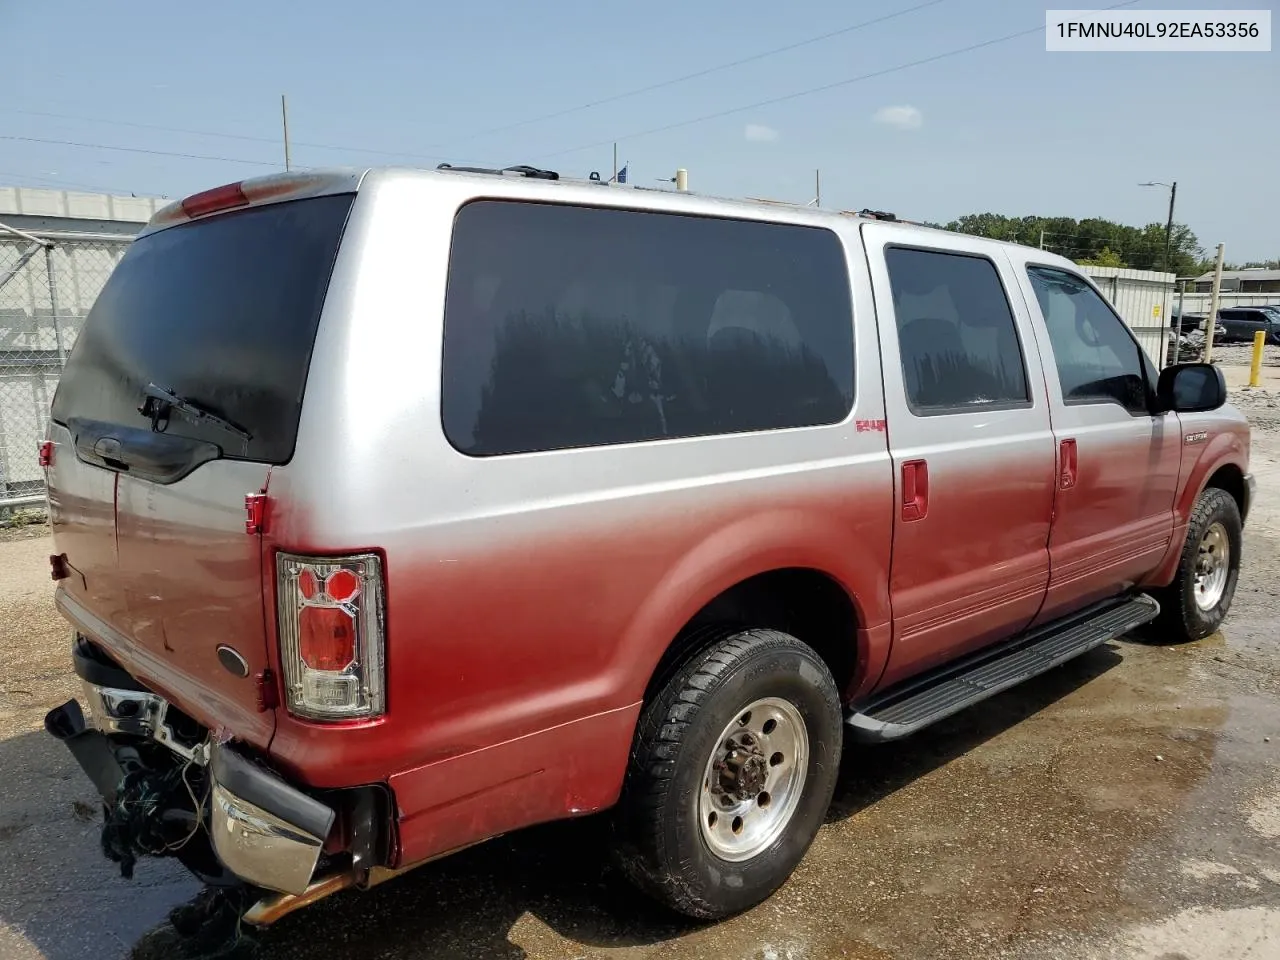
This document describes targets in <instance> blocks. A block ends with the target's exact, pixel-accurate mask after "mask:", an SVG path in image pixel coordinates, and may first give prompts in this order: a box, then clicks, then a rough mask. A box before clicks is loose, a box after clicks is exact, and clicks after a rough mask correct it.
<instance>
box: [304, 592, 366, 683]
mask: <svg viewBox="0 0 1280 960" xmlns="http://www.w3.org/2000/svg"><path fill="white" fill-rule="evenodd" d="M298 655H299V656H300V657H301V658H302V662H303V663H305V664H306V665H307V666H308V667H310V668H311V669H312V670H345V669H346V668H347V667H349V666H351V664H352V663H354V662H355V659H356V623H355V621H354V620H353V619H351V614H349V613H347V611H346V610H343V609H342V608H341V607H303V608H302V609H301V610H300V611H298Z"/></svg>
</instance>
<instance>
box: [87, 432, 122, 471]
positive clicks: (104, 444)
mask: <svg viewBox="0 0 1280 960" xmlns="http://www.w3.org/2000/svg"><path fill="white" fill-rule="evenodd" d="M120 449H121V448H120V441H119V440H117V439H116V438H115V437H99V438H98V442H97V443H95V444H94V445H93V455H94V456H95V457H97V458H98V459H99V460H101V461H102V462H103V463H105V464H106V465H107V466H109V467H111V468H112V469H114V470H128V469H129V464H127V463H125V461H124V460H123V459H122V458H121V456H120Z"/></svg>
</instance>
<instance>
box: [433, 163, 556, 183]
mask: <svg viewBox="0 0 1280 960" xmlns="http://www.w3.org/2000/svg"><path fill="white" fill-rule="evenodd" d="M436 169H437V170H452V171H453V172H454V173H489V174H493V175H494V176H499V177H501V176H506V175H507V174H513V175H515V176H517V177H527V178H528V179H530V180H559V179H560V174H558V173H556V172H555V171H554V170H540V169H539V168H538V167H531V166H529V165H528V164H525V163H521V164H516V165H515V166H511V167H455V166H454V165H453V164H451V163H441V164H438V165H437V166H436Z"/></svg>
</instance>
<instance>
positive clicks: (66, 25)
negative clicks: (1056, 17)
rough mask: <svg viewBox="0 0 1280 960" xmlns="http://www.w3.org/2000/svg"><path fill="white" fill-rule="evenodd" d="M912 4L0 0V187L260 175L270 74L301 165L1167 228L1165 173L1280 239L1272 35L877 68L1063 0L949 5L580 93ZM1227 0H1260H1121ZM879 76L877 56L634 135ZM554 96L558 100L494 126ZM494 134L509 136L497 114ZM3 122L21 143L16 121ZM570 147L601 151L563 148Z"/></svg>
mask: <svg viewBox="0 0 1280 960" xmlns="http://www.w3.org/2000/svg"><path fill="white" fill-rule="evenodd" d="M924 2H926V0H883V2H882V3H881V2H877V3H867V2H862V3H858V2H848V0H846V2H844V3H840V2H836V0H788V2H786V3H779V2H777V0H769V2H766V0H736V2H734V3H732V4H730V3H723V2H717V3H712V2H706V0H704V2H700V3H699V2H686V3H684V4H678V3H677V4H668V3H652V4H639V3H628V4H609V3H601V2H598V0H597V2H592V3H583V2H560V3H541V4H536V3H528V2H527V0H526V2H520V3H517V2H514V0H487V2H485V3H476V4H463V3H461V2H454V3H432V2H428V3H422V2H417V3H411V2H391V0H384V2H378V0H366V2H364V3H361V4H351V3H337V2H334V0H311V2H309V3H306V4H296V5H295V4H285V3H283V2H279V0H277V2H274V3H263V2H261V0H259V2H257V3H243V2H236V0H223V2H220V3H217V4H194V3H191V4H188V3H178V4H175V3H172V2H169V3H160V2H144V0H134V2H129V3H115V4H106V3H101V2H94V3H90V2H76V0H66V2H55V0H50V2H45V3H34V2H31V0H0V38H3V48H4V50H5V60H6V71H5V73H6V79H5V95H4V97H3V99H2V100H0V184H13V183H19V184H25V185H30V186H52V185H61V186H64V187H65V188H67V189H78V188H82V187H85V186H88V187H95V188H106V189H110V190H114V191H124V192H135V193H138V194H158V195H166V196H182V195H184V194H186V193H190V192H193V191H195V190H198V189H201V188H204V187H208V186H212V185H216V184H218V183H223V182H226V181H229V180H236V179H240V178H242V177H245V176H252V175H254V174H256V173H266V172H271V170H272V169H273V168H276V169H279V168H280V167H281V165H282V161H281V156H282V151H281V148H280V146H279V143H278V138H279V134H280V103H279V97H280V94H281V93H287V94H288V97H289V120H290V133H291V137H292V140H293V141H294V148H293V160H294V163H295V164H296V165H300V166H324V165H344V166H345V165H368V164H380V163H415V164H428V165H433V164H434V163H435V162H438V161H439V160H450V161H452V162H455V163H462V162H484V163H490V164H508V163H534V164H539V165H543V166H548V167H551V168H553V169H557V170H560V171H562V172H564V173H569V174H577V175H585V174H586V173H588V172H590V171H591V170H599V171H602V172H604V173H605V174H606V175H607V174H608V172H609V171H610V168H611V166H612V149H611V147H610V146H609V144H610V143H611V142H612V141H613V140H614V139H616V140H617V141H618V150H619V159H620V162H626V163H628V164H629V168H630V172H631V179H632V181H633V182H636V183H643V184H653V183H654V182H655V181H656V180H657V179H658V178H660V177H670V176H672V175H673V173H674V170H675V168H676V167H678V166H683V167H686V168H688V170H689V176H690V186H691V188H692V189H693V190H695V191H698V192H704V193H712V194H719V195H726V196H744V195H746V196H763V197H770V198H775V199H786V200H799V201H806V200H808V199H810V198H811V197H812V194H813V186H812V184H813V171H814V169H815V168H819V169H821V171H822V199H823V206H826V207H838V208H842V209H849V208H861V207H866V206H870V207H873V208H876V209H884V210H893V211H894V212H896V213H898V214H899V215H900V216H905V217H909V218H911V219H928V220H943V221H945V220H947V219H950V218H952V217H955V216H958V215H960V214H964V213H969V212H982V211H988V210H989V211H994V212H999V213H1007V214H1032V213H1035V214H1043V215H1066V216H1074V217H1084V216H1101V217H1106V218H1109V219H1115V220H1120V221H1124V222H1130V223H1148V222H1155V221H1163V219H1164V214H1165V207H1166V204H1167V194H1166V193H1165V191H1163V190H1160V189H1153V188H1145V189H1144V188H1141V187H1139V186H1137V183H1138V182H1139V181H1145V180H1172V179H1176V180H1177V181H1178V220H1180V221H1183V222H1186V223H1189V224H1190V225H1191V227H1192V229H1193V230H1194V231H1195V232H1196V234H1197V235H1198V237H1199V238H1200V241H1201V243H1202V244H1204V245H1205V246H1206V247H1210V246H1212V245H1213V244H1215V243H1217V242H1218V241H1223V242H1225V243H1226V245H1227V259H1228V260H1236V261H1243V260H1246V259H1257V258H1264V257H1280V228H1278V227H1277V222H1278V221H1280V177H1277V175H1276V171H1277V170H1280V53H1277V52H1275V50H1273V52H1271V53H1254V54H1221V53H1214V54H1204V53H1197V54H1170V53H1161V54H1153V53H1140V54H1138V53H1130V54H1104V53H1099V54H1063V53H1052V54H1051V53H1046V52H1045V50H1044V37H1043V34H1042V33H1041V34H1032V35H1030V36H1025V37H1021V38H1019V39H1015V40H1010V41H1008V42H1004V43H998V44H994V45H991V46H987V47H984V48H982V49H980V50H976V51H973V52H970V53H964V54H960V55H957V56H953V57H947V58H944V59H940V60H937V61H936V62H932V63H928V64H924V65H921V66H916V67H912V68H909V69H902V70H892V68H895V67H897V66H899V65H901V64H905V63H909V62H911V61H915V60H921V59H924V58H926V57H930V56H933V55H935V54H942V53H946V52H948V51H952V50H957V49H959V48H962V47H965V46H967V45H970V44H974V43H978V42H981V41H985V40H990V39H993V38H996V37H1002V36H1005V35H1007V34H1011V33H1015V32H1017V31H1020V30H1024V29H1028V28H1032V27H1036V26H1043V23H1044V10H1045V8H1046V6H1053V7H1068V8H1069V7H1072V6H1074V5H1073V4H1069V3H1063V2H1059V3H1052V4H1043V3H1026V2H1021V0H1005V2H1001V0H938V2H934V3H932V4H930V5H928V6H926V7H923V8H922V9H917V10H914V11H913V12H908V13H905V14H903V15H902V16H899V17H895V18H893V19H890V20H887V21H885V22H881V23H878V24H875V25H871V26H867V27H865V28H863V29H859V30H854V31H851V32H847V33H844V34H842V35H839V36H835V37H832V38H830V39H826V40H822V41H819V42H815V43H810V44H807V45H805V46H802V47H799V48H797V49H794V50H791V51H788V52H784V53H780V54H777V55H775V56H767V57H763V58H760V59H756V60H754V61H753V62H750V63H747V64H744V65H742V66H738V67H734V68H731V69H726V70H718V71H714V72H711V73H709V74H707V75H705V76H702V77H699V78H697V79H693V80H690V81H688V82H683V83H677V84H672V85H669V86H665V87H662V88H661V89H657V90H652V91H650V92H647V93H643V94H640V95H637V96H632V97H625V98H622V99H618V100H614V101H613V102H610V103H607V104H602V105H599V106H595V107H592V108H590V109H584V110H572V109H571V108H574V107H577V106H580V105H583V104H587V103H591V102H593V101H597V100H601V99H605V98H610V97H613V96H615V95H617V94H621V93H626V92H628V91H631V90H635V89H637V88H641V87H646V86H649V85H652V84H656V83H660V82H662V81H665V80H669V79H672V78H676V77H680V76H684V75H687V74H690V73H694V72H697V71H700V70H704V69H706V68H708V67H715V66H717V65H719V64H722V63H727V62H730V61H735V60H739V59H742V58H744V57H749V56H752V55H754V54H757V53H761V52H764V51H767V50H770V49H772V48H776V47H780V46H783V45H786V44H791V43H798V42H800V41H804V40H807V39H809V38H812V37H816V36H818V35H821V34H825V33H829V32H832V31H836V30H840V29H841V28H844V27H849V26H852V25H854V24H858V23H860V22H862V21H866V20H870V19H872V18H875V17H879V16H884V15H885V14H890V13H894V12H895V11H901V10H907V9H909V8H912V7H917V6H919V5H920V4H922V3H924ZM1093 5H1094V6H1105V5H1106V4H1105V3H1102V2H1099V3H1095V4H1093ZM1081 6H1083V4H1081ZM1242 6H1260V7H1264V8H1265V6H1266V4H1260V3H1258V2H1257V0H1236V2H1230V0H1228V2H1225V3H1215V2H1213V0H1196V2H1194V3H1190V4H1188V3H1179V2H1176V0H1145V2H1141V3H1138V4H1135V5H1134V7H1133V8H1136V9H1189V8H1194V9H1208V8H1213V9H1233V8H1236V7H1242ZM883 70H891V72H887V73H885V74H884V75H882V76H878V77H873V78H871V79H867V80H862V81H859V82H855V83H848V84H844V85H842V86H838V87H835V88H833V89H830V90H828V91H825V92H821V93H816V94H813V95H808V96H801V97H796V98H794V99H790V100H787V101H785V102H781V103H776V104H773V105H770V106H762V107H758V108H753V109H747V110H742V111H739V112H734V113H730V114H727V115H724V116H720V117H716V118H713V119H708V120H703V121H700V122H697V123H690V124H687V125H683V126H679V127H676V128H674V129H670V130H666V131H661V132H652V133H648V134H647V135H639V134H642V133H645V132H646V131H653V130H655V129H656V128H659V127H663V126H667V125H670V124H675V123H679V122H680V121H684V120H689V119H692V118H698V117H705V116H708V115H712V114H717V113H720V112H722V111H727V110H733V109H734V108H738V107H742V106H745V105H749V104H753V103H758V102H761V101H764V100H768V99H771V98H775V97H779V96H783V95H786V94H791V93H794V92H797V91H802V90H807V89H809V88H813V87H818V86H821V85H825V84H832V83H837V82H839V81H843V80H847V79H849V78H854V77H860V76H862V75H864V74H870V73H875V72H877V71H883ZM892 108H898V109H892ZM561 111H570V112H565V113H564V114H563V115H562V116H558V117H555V118H553V119H547V120H540V121H539V122H534V123H525V124H523V125H520V126H518V127H514V128H512V127H511V126H510V125H511V124H517V123H521V122H522V121H526V120H532V119H536V118H542V117H545V116H546V115H547V114H552V113H557V112H561ZM37 114H42V115H37ZM47 114H59V115H63V116H65V117H75V118H78V119H64V118H63V117H54V116H48V115H47ZM126 123H130V124H147V125H151V126H155V127H163V128H181V129H183V130H188V131H199V133H182V132H178V130H177V129H147V128H142V127H138V126H127V125H125V124H126ZM499 127H507V129H503V130H499V131H498V132H492V133H486V131H492V130H493V129H494V128H499ZM205 134H223V135H235V136H238V137H241V138H249V139H235V138H233V137H230V136H209V135H205ZM476 134H483V135H479V136H477V135H476ZM14 137H20V138H30V139H23V140H15V139H6V138H14ZM252 138H262V139H261V140H257V139H252ZM31 139H36V140H61V141H73V142H76V143H79V144H95V145H99V146H93V147H88V146H70V145H67V144H54V143H36V142H30V140H31ZM312 144H324V145H331V146H337V147H340V148H343V149H327V148H321V147H319V146H313V145H312ZM586 145H595V146H592V147H591V148H590V149H576V148H580V147H584V146H586ZM102 146H114V147H128V148H132V149H135V150H154V151H165V152H170V153H185V154H195V155H202V156H206V157H217V158H223V159H189V158H181V157H171V156H159V155H153V154H147V153H130V152H125V151H118V150H107V149H102ZM355 148H363V149H366V150H380V151H387V152H388V154H402V155H400V156H383V155H379V154H373V153H360V152H356V151H355ZM233 160H240V161H252V162H230V161H233Z"/></svg>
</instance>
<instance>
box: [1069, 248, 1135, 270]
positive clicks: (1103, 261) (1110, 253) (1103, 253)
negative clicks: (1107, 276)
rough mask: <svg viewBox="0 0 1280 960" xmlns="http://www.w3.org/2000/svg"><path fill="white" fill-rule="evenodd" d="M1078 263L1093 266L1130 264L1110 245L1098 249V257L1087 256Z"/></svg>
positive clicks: (1125, 265) (1123, 265)
mask: <svg viewBox="0 0 1280 960" xmlns="http://www.w3.org/2000/svg"><path fill="white" fill-rule="evenodd" d="M1076 263H1082V264H1087V265H1089V266H1091V267H1127V266H1128V264H1127V263H1125V262H1124V261H1123V260H1122V259H1120V254H1118V253H1116V252H1115V251H1114V250H1112V249H1111V248H1110V247H1103V248H1102V249H1101V250H1099V251H1098V255H1097V256H1096V257H1086V258H1085V259H1083V260H1077V261H1076Z"/></svg>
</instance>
